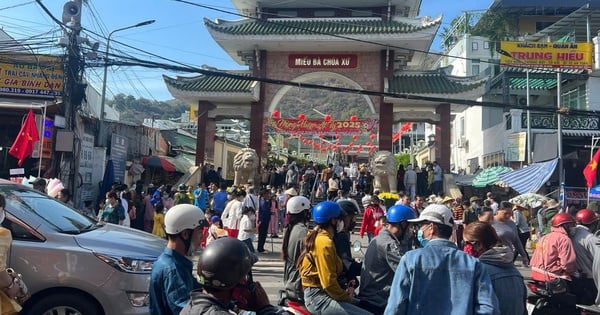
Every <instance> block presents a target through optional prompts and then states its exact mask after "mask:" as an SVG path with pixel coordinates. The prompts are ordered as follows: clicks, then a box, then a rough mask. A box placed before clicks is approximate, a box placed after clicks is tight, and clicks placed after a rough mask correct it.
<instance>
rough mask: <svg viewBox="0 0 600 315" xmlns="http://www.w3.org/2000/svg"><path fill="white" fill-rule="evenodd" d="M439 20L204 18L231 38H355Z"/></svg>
mask: <svg viewBox="0 0 600 315" xmlns="http://www.w3.org/2000/svg"><path fill="white" fill-rule="evenodd" d="M440 21H441V20H434V21H432V22H430V23H427V24H422V25H413V24H409V23H404V22H400V21H394V20H383V19H374V18H362V19H361V18H356V19H333V18H331V19H295V18H294V19H266V20H252V19H246V20H241V21H225V20H217V21H216V22H215V21H211V20H208V19H205V21H204V23H205V24H206V26H207V27H208V28H211V29H213V30H215V31H218V32H221V33H226V34H231V35H272V36H278V35H319V34H326V35H330V34H337V35H357V34H398V33H414V32H417V31H420V30H424V29H428V28H431V27H435V26H437V25H438V24H439V23H440Z"/></svg>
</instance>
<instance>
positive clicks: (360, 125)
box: [265, 117, 379, 134]
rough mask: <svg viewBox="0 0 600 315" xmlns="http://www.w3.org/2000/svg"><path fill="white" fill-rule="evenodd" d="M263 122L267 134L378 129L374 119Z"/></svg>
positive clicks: (342, 132) (349, 131) (339, 132)
mask: <svg viewBox="0 0 600 315" xmlns="http://www.w3.org/2000/svg"><path fill="white" fill-rule="evenodd" d="M265 120H266V121H265V125H266V126H267V132H283V133H323V134H356V133H361V132H369V133H376V132H377V129H378V128H379V121H378V120H376V119H364V120H356V121H350V120H330V121H325V120H310V119H302V120H301V119H285V118H273V117H269V118H266V119H265Z"/></svg>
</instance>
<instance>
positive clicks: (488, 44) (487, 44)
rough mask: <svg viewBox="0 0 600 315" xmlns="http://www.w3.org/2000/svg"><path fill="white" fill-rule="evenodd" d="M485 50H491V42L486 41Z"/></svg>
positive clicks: (484, 43)
mask: <svg viewBox="0 0 600 315" xmlns="http://www.w3.org/2000/svg"><path fill="white" fill-rule="evenodd" d="M483 49H490V42H488V41H484V42H483Z"/></svg>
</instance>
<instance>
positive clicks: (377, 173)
mask: <svg viewBox="0 0 600 315" xmlns="http://www.w3.org/2000/svg"><path fill="white" fill-rule="evenodd" d="M371 169H372V172H373V177H374V178H373V190H379V191H380V192H392V193H397V192H398V188H397V182H396V158H395V157H394V155H393V154H392V152H390V151H379V152H377V153H375V155H374V156H373V161H372V167H371Z"/></svg>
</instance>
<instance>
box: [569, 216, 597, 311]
mask: <svg viewBox="0 0 600 315" xmlns="http://www.w3.org/2000/svg"><path fill="white" fill-rule="evenodd" d="M575 221H576V222H577V226H576V227H574V228H572V229H571V230H570V231H569V237H570V238H571V242H573V249H574V250H575V254H576V256H577V257H576V259H575V262H576V266H577V272H578V274H579V275H578V277H576V278H573V288H574V289H575V292H573V293H575V295H576V296H577V297H578V301H579V303H581V304H586V305H590V304H593V303H594V300H595V299H596V296H597V294H598V288H597V287H596V284H595V283H594V273H598V270H596V272H594V269H593V261H594V256H595V255H596V252H597V251H600V248H598V245H597V244H598V243H600V239H599V238H598V237H596V236H595V235H594V232H595V231H596V229H597V225H598V216H597V215H596V213H595V212H594V211H592V210H589V209H582V210H579V211H577V214H575Z"/></svg>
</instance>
